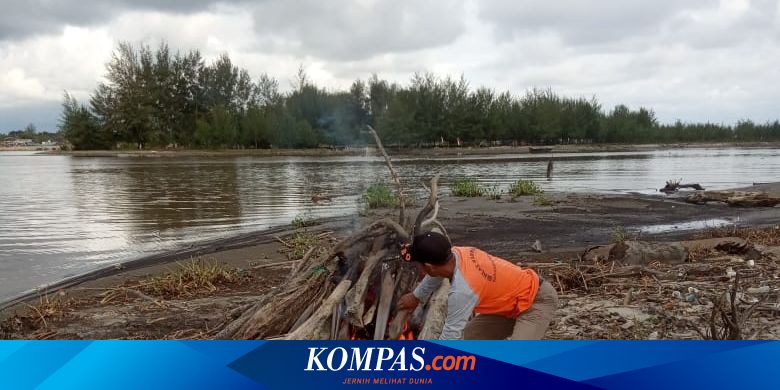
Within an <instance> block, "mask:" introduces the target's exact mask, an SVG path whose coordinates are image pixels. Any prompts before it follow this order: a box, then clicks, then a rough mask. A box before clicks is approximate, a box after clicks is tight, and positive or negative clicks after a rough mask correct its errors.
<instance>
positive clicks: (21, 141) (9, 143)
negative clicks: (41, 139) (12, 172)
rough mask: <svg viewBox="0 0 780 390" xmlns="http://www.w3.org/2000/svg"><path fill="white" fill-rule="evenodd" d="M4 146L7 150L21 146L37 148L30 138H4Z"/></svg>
mask: <svg viewBox="0 0 780 390" xmlns="http://www.w3.org/2000/svg"><path fill="white" fill-rule="evenodd" d="M2 146H4V147H7V148H14V147H19V146H35V142H34V141H33V140H31V139H28V138H16V137H5V138H3V141H2Z"/></svg>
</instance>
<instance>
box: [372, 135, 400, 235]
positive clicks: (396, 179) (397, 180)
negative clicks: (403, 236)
mask: <svg viewBox="0 0 780 390" xmlns="http://www.w3.org/2000/svg"><path fill="white" fill-rule="evenodd" d="M366 127H368V130H370V131H371V134H372V135H373V136H374V141H376V146H377V147H379V151H381V152H382V156H384V158H385V162H386V163H387V167H388V168H390V175H391V176H393V181H394V182H395V185H396V186H397V187H398V203H399V204H400V206H401V211H400V212H399V215H398V223H399V224H400V225H401V226H404V224H405V223H406V195H405V194H404V190H403V187H402V186H401V179H400V178H399V177H398V173H396V171H395V169H394V168H393V163H392V162H391V161H390V156H388V155H387V152H386V151H385V147H384V146H382V140H380V139H379V134H377V133H376V130H374V128H373V127H371V125H366Z"/></svg>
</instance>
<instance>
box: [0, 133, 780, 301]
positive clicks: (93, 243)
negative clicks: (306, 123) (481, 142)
mask: <svg viewBox="0 0 780 390" xmlns="http://www.w3.org/2000/svg"><path fill="white" fill-rule="evenodd" d="M548 157H549V156H545V155H541V156H540V155H527V154H524V155H511V156H507V155H501V156H491V157H487V158H484V157H471V156H470V157H464V158H457V157H449V158H439V159H424V158H423V159H419V158H417V159H411V158H398V159H394V161H395V164H396V168H397V170H398V171H399V174H400V175H401V176H402V177H403V179H404V181H405V185H406V186H407V188H415V189H419V190H422V186H421V185H420V183H421V182H422V181H423V180H425V181H427V180H428V179H429V178H430V176H432V175H433V174H436V173H440V174H441V175H442V184H443V192H444V193H445V194H446V193H447V192H448V188H447V184H448V183H449V182H451V181H452V179H454V178H456V177H459V176H469V177H478V178H479V181H481V182H483V183H485V184H488V185H497V186H499V187H500V188H504V189H505V188H507V187H508V186H509V184H510V183H511V182H513V181H515V180H517V179H518V178H526V179H532V180H535V181H537V182H538V183H539V184H540V185H541V187H542V188H543V189H544V190H546V191H589V192H617V193H626V192H640V193H655V192H656V189H657V188H660V187H662V186H663V184H664V182H665V181H666V180H668V179H671V178H683V179H684V181H686V182H698V183H701V184H702V185H703V186H704V187H705V188H708V189H719V188H730V187H736V186H749V185H751V184H752V183H753V182H769V181H780V150H777V149H741V148H728V149H686V150H669V151H656V152H632V153H596V154H566V155H556V156H555V159H556V161H555V169H554V180H552V181H547V180H545V178H544V176H545V172H546V167H547V160H548ZM376 181H387V182H389V174H388V172H387V168H386V166H385V165H384V162H383V160H382V159H380V158H373V157H327V158H315V157H283V158H268V157H262V158H261V157H225V158H221V157H220V158H215V157H209V158H204V157H181V158H83V157H82V158H80V157H70V156H49V155H35V154H31V153H26V152H6V153H0V301H2V300H4V299H8V298H10V297H12V296H14V295H18V294H19V293H21V292H23V291H26V290H29V289H31V288H33V287H36V286H39V285H42V284H47V283H51V282H55V281H57V280H60V279H62V278H64V277H67V276H73V275H77V274H81V273H84V272H87V271H90V270H93V269H96V268H99V267H103V266H106V265H109V264H112V263H116V262H120V261H127V260H131V259H134V258H138V257H142V256H145V255H149V254H153V253H158V252H161V251H166V250H171V249H175V248H179V247H182V246H184V245H186V244H187V243H192V242H196V241H203V240H209V239H216V238H222V237H227V236H230V235H234V234H237V233H242V232H249V231H256V230H260V229H265V228H269V227H273V226H279V225H283V224H287V223H289V222H290V221H291V220H292V219H293V218H295V217H296V216H297V215H300V214H301V213H305V214H307V215H308V216H309V217H312V218H316V217H328V216H339V215H350V214H354V213H356V212H357V210H358V207H360V206H359V199H360V194H361V193H362V191H363V190H364V189H365V188H366V187H367V186H368V185H369V184H371V183H373V182H376ZM315 194H321V195H324V196H328V197H331V198H332V202H330V203H328V204H320V205H316V204H314V203H313V202H312V200H311V198H312V196H313V195H315ZM418 195H422V192H418Z"/></svg>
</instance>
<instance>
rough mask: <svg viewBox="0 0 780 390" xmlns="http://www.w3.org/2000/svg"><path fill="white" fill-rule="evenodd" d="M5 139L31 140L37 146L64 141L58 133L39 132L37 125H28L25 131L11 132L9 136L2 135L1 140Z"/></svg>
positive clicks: (0, 134) (0, 135)
mask: <svg viewBox="0 0 780 390" xmlns="http://www.w3.org/2000/svg"><path fill="white" fill-rule="evenodd" d="M5 137H10V138H18V139H29V140H32V141H33V142H35V143H37V144H40V143H43V142H49V141H52V142H61V141H62V134H61V133H60V132H56V133H52V132H49V131H41V132H39V131H38V129H37V128H36V127H35V125H34V124H32V123H30V124H28V125H27V126H26V127H25V128H24V129H20V130H11V131H9V132H8V134H3V133H0V138H5Z"/></svg>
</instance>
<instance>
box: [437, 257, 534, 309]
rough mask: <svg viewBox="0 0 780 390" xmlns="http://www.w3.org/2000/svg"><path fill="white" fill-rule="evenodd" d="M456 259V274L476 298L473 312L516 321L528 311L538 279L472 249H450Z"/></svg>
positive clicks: (526, 271)
mask: <svg viewBox="0 0 780 390" xmlns="http://www.w3.org/2000/svg"><path fill="white" fill-rule="evenodd" d="M452 250H453V251H455V252H456V253H457V255H458V258H459V260H460V261H459V262H458V270H459V271H460V273H461V274H462V275H463V278H464V279H465V280H466V282H467V283H468V284H469V287H471V289H472V291H474V293H475V294H477V296H478V297H479V302H478V303H477V306H476V307H475V308H474V311H475V312H476V313H479V314H497V315H503V316H507V317H512V318H514V317H517V316H518V315H519V314H520V313H522V312H524V311H526V310H528V308H530V307H531V305H532V304H533V302H534V299H535V298H536V293H537V292H538V291H539V277H538V276H537V275H536V272H534V271H533V270H532V269H530V268H526V269H522V268H520V267H519V266H517V265H514V264H512V263H510V262H508V261H506V260H504V259H501V258H499V257H495V256H492V255H490V254H488V253H487V252H485V251H482V250H479V249H477V248H472V247H452Z"/></svg>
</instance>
